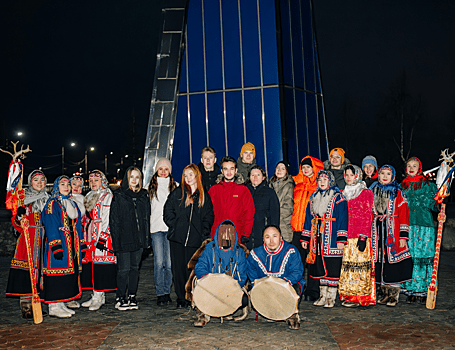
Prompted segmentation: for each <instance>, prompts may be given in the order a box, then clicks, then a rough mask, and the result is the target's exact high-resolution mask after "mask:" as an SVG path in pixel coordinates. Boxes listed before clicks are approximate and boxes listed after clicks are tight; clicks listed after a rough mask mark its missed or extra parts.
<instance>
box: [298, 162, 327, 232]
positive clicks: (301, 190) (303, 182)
mask: <svg viewBox="0 0 455 350" xmlns="http://www.w3.org/2000/svg"><path fill="white" fill-rule="evenodd" d="M305 158H310V159H311V162H312V163H313V172H314V173H313V175H312V176H311V177H308V176H305V175H303V172H302V167H300V169H299V173H298V174H297V175H296V176H294V177H293V178H294V182H295V188H294V212H293V213H292V218H291V226H292V230H293V231H298V232H301V231H302V230H303V224H304V223H305V214H306V206H307V205H308V201H309V200H310V196H311V195H312V194H313V192H315V191H316V190H317V189H318V186H317V183H316V176H317V174H318V172H319V170H323V169H324V164H323V163H322V162H321V161H320V160H319V159H317V158H313V157H311V156H306V157H304V158H303V159H305ZM303 159H302V161H303Z"/></svg>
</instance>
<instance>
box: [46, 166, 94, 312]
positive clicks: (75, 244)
mask: <svg viewBox="0 0 455 350" xmlns="http://www.w3.org/2000/svg"><path fill="white" fill-rule="evenodd" d="M63 186H65V187H67V188H68V189H69V191H68V192H66V191H63V190H62V189H61V188H63ZM60 187H61V188H60ZM70 188H71V187H70V185H69V178H68V177H67V176H65V175H62V176H59V177H58V178H57V179H56V180H55V182H54V189H53V191H52V195H51V198H50V199H49V200H48V201H47V203H46V206H45V208H44V210H43V213H42V217H43V223H44V227H45V232H46V239H45V248H44V259H43V275H44V281H43V282H44V283H43V285H44V288H43V291H42V298H43V299H44V302H45V303H48V304H49V315H51V316H57V317H62V318H66V317H71V316H72V314H74V311H73V310H70V309H68V308H66V306H65V304H64V302H65V301H70V300H73V299H76V298H79V297H80V296H81V294H82V290H81V285H80V280H79V273H80V272H81V270H82V257H83V255H84V254H85V252H86V250H87V245H86V243H85V239H84V236H83V234H82V226H81V213H80V211H79V208H78V207H77V204H76V203H75V202H74V201H73V200H72V199H71V195H70Z"/></svg>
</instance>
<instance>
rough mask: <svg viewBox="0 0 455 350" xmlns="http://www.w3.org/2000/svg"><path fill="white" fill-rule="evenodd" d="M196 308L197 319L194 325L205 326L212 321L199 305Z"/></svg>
mask: <svg viewBox="0 0 455 350" xmlns="http://www.w3.org/2000/svg"><path fill="white" fill-rule="evenodd" d="M194 309H195V310H196V315H197V320H196V321H195V322H194V323H193V325H194V327H204V326H205V325H206V324H207V323H208V322H209V321H210V316H208V315H205V314H203V313H202V311H201V310H199V309H198V308H197V307H194Z"/></svg>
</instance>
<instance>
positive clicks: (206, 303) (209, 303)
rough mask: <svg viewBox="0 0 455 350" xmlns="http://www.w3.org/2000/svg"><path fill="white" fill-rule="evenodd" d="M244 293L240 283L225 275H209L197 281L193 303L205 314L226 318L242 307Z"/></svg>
mask: <svg viewBox="0 0 455 350" xmlns="http://www.w3.org/2000/svg"><path fill="white" fill-rule="evenodd" d="M242 297H243V291H242V289H241V288H240V285H239V283H238V282H237V281H236V280H235V279H234V278H232V277H231V276H228V275H225V274H223V273H209V274H207V275H205V276H204V277H202V278H201V279H200V280H198V281H197V284H196V286H195V287H194V290H193V302H194V304H195V305H196V306H197V308H198V309H199V310H201V311H202V312H203V313H204V314H206V315H209V316H212V317H224V316H228V315H231V314H233V313H234V312H235V311H236V310H237V309H238V308H239V307H240V306H242Z"/></svg>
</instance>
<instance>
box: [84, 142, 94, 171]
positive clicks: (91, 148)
mask: <svg viewBox="0 0 455 350" xmlns="http://www.w3.org/2000/svg"><path fill="white" fill-rule="evenodd" d="M94 150H95V147H90V151H92V152H93V151H94ZM87 162H88V161H87V150H85V174H88V172H87Z"/></svg>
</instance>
